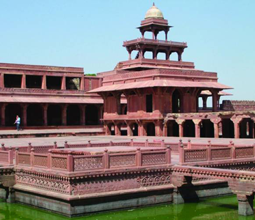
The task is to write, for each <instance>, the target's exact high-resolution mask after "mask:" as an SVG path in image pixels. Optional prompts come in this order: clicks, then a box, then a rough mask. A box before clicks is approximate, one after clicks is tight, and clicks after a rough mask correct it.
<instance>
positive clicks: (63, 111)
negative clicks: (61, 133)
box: [61, 104, 67, 125]
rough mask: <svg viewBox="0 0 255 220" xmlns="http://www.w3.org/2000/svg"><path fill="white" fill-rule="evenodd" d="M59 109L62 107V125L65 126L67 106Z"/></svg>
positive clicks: (64, 105)
mask: <svg viewBox="0 0 255 220" xmlns="http://www.w3.org/2000/svg"><path fill="white" fill-rule="evenodd" d="M61 107H62V125H66V110H67V104H63V105H62V106H61Z"/></svg>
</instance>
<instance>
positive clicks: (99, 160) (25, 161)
mask: <svg viewBox="0 0 255 220" xmlns="http://www.w3.org/2000/svg"><path fill="white" fill-rule="evenodd" d="M167 164H171V150H170V147H167V148H164V149H157V150H141V149H140V148H137V149H136V151H128V152H121V153H116V152H108V150H107V149H105V150H104V152H101V153H97V154H90V153H89V152H86V151H69V150H58V149H53V150H49V152H48V153H45V154H42V153H34V150H33V149H32V151H31V152H30V153H23V152H18V151H17V152H16V165H17V166H19V167H20V166H26V167H40V168H46V169H48V170H59V171H65V172H78V171H90V170H105V169H118V168H123V167H124V168H125V167H143V166H144V167H147V166H155V165H167Z"/></svg>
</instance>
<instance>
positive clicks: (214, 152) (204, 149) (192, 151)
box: [179, 143, 255, 164]
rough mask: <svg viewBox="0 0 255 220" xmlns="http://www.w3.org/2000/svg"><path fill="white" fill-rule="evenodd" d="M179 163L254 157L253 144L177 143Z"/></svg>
mask: <svg viewBox="0 0 255 220" xmlns="http://www.w3.org/2000/svg"><path fill="white" fill-rule="evenodd" d="M179 153H180V164H189V163H193V164H194V163H196V164H198V163H204V162H211V161H219V160H224V161H225V162H226V161H227V160H231V161H233V160H237V159H239V160H240V159H250V158H255V145H252V146H245V145H244V146H240V145H239V146H235V145H234V144H233V143H230V144H229V145H222V146H218V145H212V144H209V145H205V144H204V145H202V144H200V145H194V146H190V147H189V148H184V147H183V146H181V144H179Z"/></svg>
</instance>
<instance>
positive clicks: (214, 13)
mask: <svg viewBox="0 0 255 220" xmlns="http://www.w3.org/2000/svg"><path fill="white" fill-rule="evenodd" d="M152 3H153V1H149V0H126V1H121V0H93V1H88V0H22V1H20V0H8V1H7V0H2V1H1V4H0V8H1V13H0V23H1V32H0V46H1V47H0V48H1V50H0V62H6V63H22V64H39V65H54V66H77V67H83V68H84V71H85V72H86V73H96V72H102V71H108V70H112V69H113V68H114V67H115V65H116V64H117V63H118V61H123V60H127V59H128V54H127V52H126V50H125V48H123V47H122V43H123V41H124V40H131V39H134V38H137V37H140V33H139V31H138V30H137V29H136V27H138V26H139V25H140V21H141V20H143V19H144V16H145V13H146V11H147V10H148V9H149V8H150V7H151V5H152ZM155 4H156V6H157V7H158V8H159V9H161V11H162V12H163V15H164V17H165V18H166V19H168V21H169V24H170V25H172V26H174V28H173V29H171V31H170V34H169V39H170V40H173V41H181V42H187V43H188V48H187V49H186V51H185V52H184V54H183V60H184V61H192V62H195V66H196V68H197V69H201V70H205V71H213V72H217V73H218V77H219V82H221V83H223V84H226V85H229V86H232V87H234V88H235V89H234V90H230V91H229V92H231V93H233V94H234V95H233V97H226V99H229V98H230V99H239V100H244V99H247V100H255V86H254V82H255V65H254V63H255V14H254V9H255V1H254V0H242V1H240V0H224V1H223V0H211V1H209V0H164V1H163V0H156V1H155Z"/></svg>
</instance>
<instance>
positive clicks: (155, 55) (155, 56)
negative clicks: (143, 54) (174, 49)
mask: <svg viewBox="0 0 255 220" xmlns="http://www.w3.org/2000/svg"><path fill="white" fill-rule="evenodd" d="M152 53H153V59H154V60H155V59H157V50H153V52H152Z"/></svg>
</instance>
